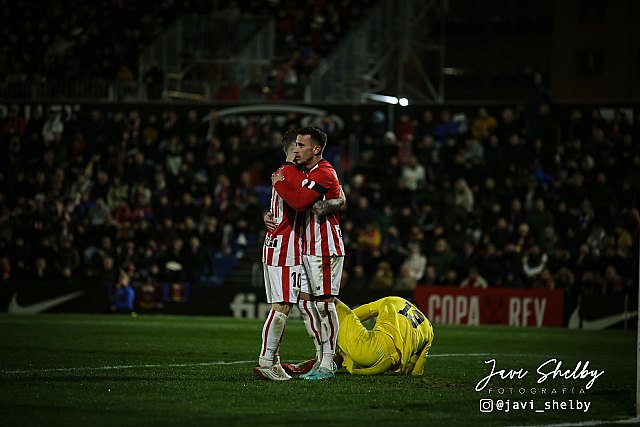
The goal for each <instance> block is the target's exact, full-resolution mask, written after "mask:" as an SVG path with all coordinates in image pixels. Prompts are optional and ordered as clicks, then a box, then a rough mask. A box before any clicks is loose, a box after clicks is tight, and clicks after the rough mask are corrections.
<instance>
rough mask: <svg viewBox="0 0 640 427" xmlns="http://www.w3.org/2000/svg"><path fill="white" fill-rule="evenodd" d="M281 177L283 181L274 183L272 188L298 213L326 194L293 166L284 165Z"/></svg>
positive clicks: (319, 186) (323, 189)
mask: <svg viewBox="0 0 640 427" xmlns="http://www.w3.org/2000/svg"><path fill="white" fill-rule="evenodd" d="M282 175H283V176H284V179H283V180H282V181H278V182H276V183H275V184H274V186H273V187H274V188H275V190H276V191H277V192H278V194H279V195H280V197H282V199H283V200H284V201H285V202H286V203H287V204H288V205H289V206H291V207H292V208H293V209H295V210H296V211H298V212H303V211H305V210H307V209H309V208H310V207H311V206H312V205H313V204H314V203H315V202H317V201H318V200H320V199H322V198H323V197H324V195H325V193H326V192H327V191H326V189H325V188H324V187H322V186H321V185H319V184H317V183H316V182H315V181H311V180H309V179H308V178H307V176H306V175H305V174H304V173H303V172H301V171H299V170H298V169H297V168H296V167H295V166H294V165H293V164H285V165H284V166H283V167H282Z"/></svg>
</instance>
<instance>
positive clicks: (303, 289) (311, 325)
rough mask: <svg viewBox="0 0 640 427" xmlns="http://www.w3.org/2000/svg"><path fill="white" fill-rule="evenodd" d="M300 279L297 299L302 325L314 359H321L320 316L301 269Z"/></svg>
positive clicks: (305, 276) (303, 271)
mask: <svg viewBox="0 0 640 427" xmlns="http://www.w3.org/2000/svg"><path fill="white" fill-rule="evenodd" d="M301 279H302V280H301V281H300V299H299V300H298V309H299V310H300V314H301V316H302V320H303V322H304V327H305V328H306V330H307V334H308V335H309V338H311V341H312V342H313V346H314V348H315V350H316V360H317V361H320V360H322V341H321V340H320V318H319V317H318V310H317V308H316V304H315V303H314V302H313V301H312V300H311V294H310V291H309V281H308V280H307V274H306V272H305V270H304V268H303V269H302V277H301Z"/></svg>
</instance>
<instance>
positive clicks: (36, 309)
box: [7, 291, 84, 314]
mask: <svg viewBox="0 0 640 427" xmlns="http://www.w3.org/2000/svg"><path fill="white" fill-rule="evenodd" d="M82 294H84V291H75V292H71V293H70V294H66V295H61V296H59V297H55V298H51V299H48V300H44V301H40V302H37V303H34V304H29V305H20V304H18V294H17V293H15V294H13V296H12V297H11V301H9V306H8V307H7V313H13V314H38V313H42V312H43V311H46V310H49V309H50V308H53V307H55V306H58V305H60V304H64V303H65V302H67V301H69V300H72V299H75V298H78V297H79V296H80V295H82Z"/></svg>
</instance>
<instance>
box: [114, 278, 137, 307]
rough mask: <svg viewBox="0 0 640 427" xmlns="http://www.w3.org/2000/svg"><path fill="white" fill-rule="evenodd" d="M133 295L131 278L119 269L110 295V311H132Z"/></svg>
mask: <svg viewBox="0 0 640 427" xmlns="http://www.w3.org/2000/svg"><path fill="white" fill-rule="evenodd" d="M135 297H136V295H135V291H134V290H133V286H132V285H131V278H130V277H129V275H128V274H127V273H125V272H124V271H120V274H119V276H118V281H117V282H116V283H115V284H114V289H113V294H112V296H111V311H112V312H114V313H133V311H134V302H135Z"/></svg>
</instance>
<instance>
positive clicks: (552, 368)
mask: <svg viewBox="0 0 640 427" xmlns="http://www.w3.org/2000/svg"><path fill="white" fill-rule="evenodd" d="M484 363H486V364H491V372H489V375H487V376H486V377H484V378H482V379H481V380H480V381H478V384H476V391H482V390H484V388H485V387H486V386H487V385H488V384H489V382H490V381H491V379H492V378H494V377H499V378H501V379H503V380H506V379H509V380H516V379H518V380H520V379H523V378H524V377H526V376H527V374H529V371H527V370H525V369H523V368H520V369H517V370H514V369H508V370H507V369H499V370H496V360H495V359H491V360H485V362H484ZM588 367H589V361H586V362H584V364H583V363H582V361H581V360H580V361H578V362H577V363H576V366H575V368H574V369H573V370H572V369H566V370H563V369H562V361H561V360H558V359H549V360H547V361H546V362H544V363H542V364H540V366H538V369H536V372H537V373H538V375H539V378H538V381H537V382H538V384H542V383H543V382H545V381H546V380H547V379H549V378H552V379H554V378H558V377H559V378H564V379H567V380H583V379H587V378H590V380H589V382H588V383H587V384H586V385H585V388H586V389H587V390H588V389H590V388H591V386H593V383H594V382H595V381H596V380H597V379H598V378H599V377H600V376H601V375H602V374H604V370H602V371H599V370H597V369H592V370H590V369H588Z"/></svg>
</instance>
